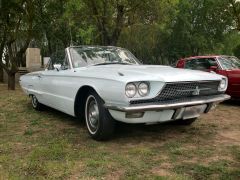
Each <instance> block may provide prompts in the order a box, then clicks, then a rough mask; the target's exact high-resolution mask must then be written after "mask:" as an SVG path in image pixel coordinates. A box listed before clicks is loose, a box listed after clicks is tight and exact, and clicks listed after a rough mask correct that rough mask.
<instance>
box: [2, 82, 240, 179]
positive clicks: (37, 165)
mask: <svg viewBox="0 0 240 180" xmlns="http://www.w3.org/2000/svg"><path fill="white" fill-rule="evenodd" d="M6 88H7V87H6V85H2V84H0V179H240V168H239V167H240V140H239V137H240V121H239V116H240V111H239V103H228V104H223V105H220V106H218V108H217V109H216V110H214V111H213V112H211V113H209V114H207V115H203V116H202V117H201V118H200V119H199V121H197V122H195V123H194V124H193V125H192V126H188V127H184V126H177V125H174V124H160V125H152V126H144V125H125V124H120V125H119V126H118V127H117V129H116V133H115V135H114V136H113V137H112V139H111V140H110V141H106V142H96V141H94V140H92V139H91V138H90V137H89V136H88V134H87V131H86V128H85V125H84V123H83V122H82V121H81V120H78V119H75V118H73V117H70V116H68V115H65V114H63V113H61V112H58V111H55V110H53V109H50V108H47V109H46V110H45V111H42V112H37V111H35V110H33V109H32V107H31V103H30V100H29V98H28V97H26V96H25V95H24V94H23V93H22V91H21V90H20V89H19V88H18V89H17V90H16V91H7V90H6Z"/></svg>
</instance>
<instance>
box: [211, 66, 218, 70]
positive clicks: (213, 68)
mask: <svg viewBox="0 0 240 180" xmlns="http://www.w3.org/2000/svg"><path fill="white" fill-rule="evenodd" d="M209 69H210V71H216V70H217V69H218V67H217V66H210V68H209Z"/></svg>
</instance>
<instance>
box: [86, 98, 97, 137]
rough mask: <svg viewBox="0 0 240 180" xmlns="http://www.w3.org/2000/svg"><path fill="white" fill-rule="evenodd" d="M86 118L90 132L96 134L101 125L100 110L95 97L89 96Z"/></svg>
mask: <svg viewBox="0 0 240 180" xmlns="http://www.w3.org/2000/svg"><path fill="white" fill-rule="evenodd" d="M85 117H86V123H87V127H88V130H89V131H90V133H92V134H95V133H96V131H97V129H98V125H99V109H98V105H97V102H96V99H95V98H94V96H92V95H91V96H89V97H88V98H87V101H86V107H85Z"/></svg>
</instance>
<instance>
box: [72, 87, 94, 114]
mask: <svg viewBox="0 0 240 180" xmlns="http://www.w3.org/2000/svg"><path fill="white" fill-rule="evenodd" d="M90 91H95V92H96V93H97V94H98V92H97V91H96V89H95V88H94V87H92V86H89V85H84V86H82V87H80V88H79V90H78V92H77V94H76V97H75V100H74V114H75V116H76V117H80V118H84V106H85V101H86V98H87V95H88V93H89V92H90Z"/></svg>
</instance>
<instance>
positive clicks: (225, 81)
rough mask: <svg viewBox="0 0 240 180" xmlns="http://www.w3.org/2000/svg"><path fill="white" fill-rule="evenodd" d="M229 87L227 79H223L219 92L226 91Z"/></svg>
mask: <svg viewBox="0 0 240 180" xmlns="http://www.w3.org/2000/svg"><path fill="white" fill-rule="evenodd" d="M227 86H228V80H227V78H222V80H221V81H220V83H219V86H218V91H221V92H224V91H226V90H227Z"/></svg>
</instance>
